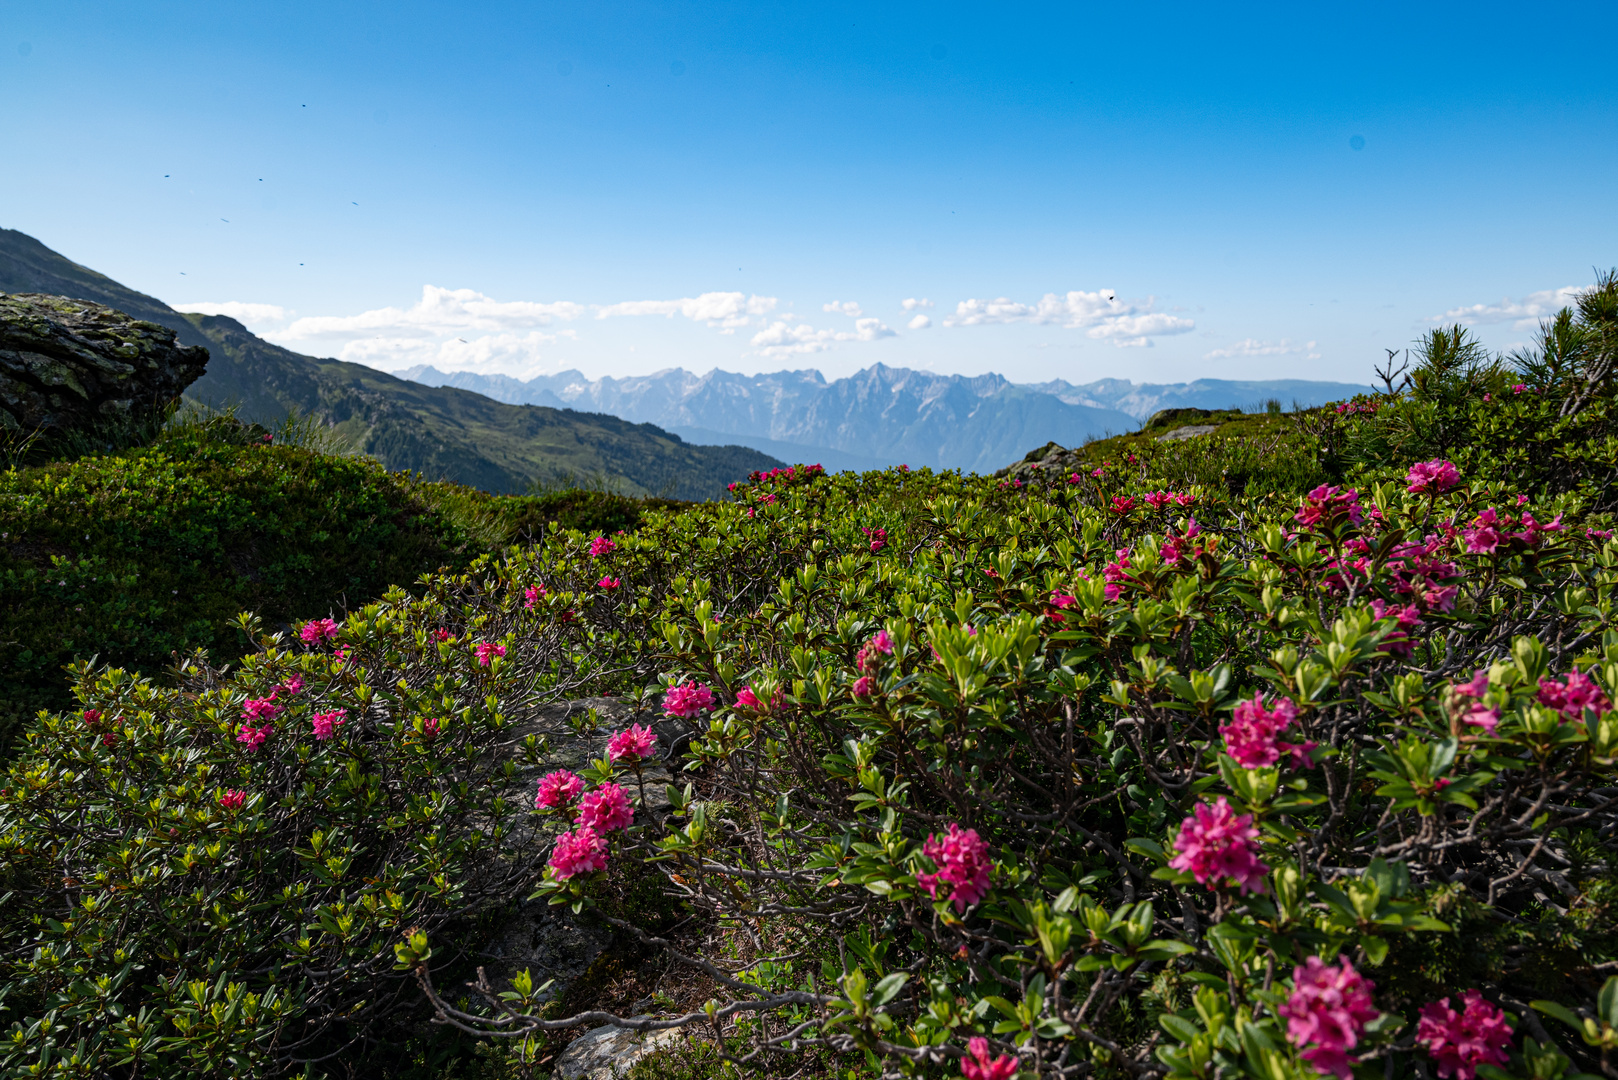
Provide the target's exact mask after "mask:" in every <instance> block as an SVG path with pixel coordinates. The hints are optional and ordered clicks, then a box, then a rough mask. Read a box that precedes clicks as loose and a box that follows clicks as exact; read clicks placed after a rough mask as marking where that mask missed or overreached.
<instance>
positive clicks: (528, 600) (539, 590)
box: [522, 585, 545, 611]
mask: <svg viewBox="0 0 1618 1080" xmlns="http://www.w3.org/2000/svg"><path fill="white" fill-rule="evenodd" d="M522 595H523V607H525V608H527V609H528V610H529V611H533V610H534V605H535V604H537V603H539V598H540V597H542V596H544V595H545V586H543V585H530V586H528V588H526V589H524V590H523V591H522Z"/></svg>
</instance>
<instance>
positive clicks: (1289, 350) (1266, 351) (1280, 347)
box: [1203, 338, 1320, 360]
mask: <svg viewBox="0 0 1618 1080" xmlns="http://www.w3.org/2000/svg"><path fill="white" fill-rule="evenodd" d="M1298 355H1302V356H1303V357H1304V359H1306V360H1319V359H1320V354H1319V353H1317V352H1315V343H1314V342H1312V341H1306V342H1304V343H1303V344H1302V345H1297V344H1294V343H1293V342H1292V341H1291V340H1289V339H1287V338H1282V339H1281V340H1280V341H1277V342H1275V343H1274V344H1271V343H1270V342H1268V341H1260V340H1258V339H1257V338H1244V339H1242V340H1241V341H1238V342H1236V344H1234V345H1227V346H1225V347H1224V348H1223V349H1215V350H1214V351H1213V352H1210V353H1205V354H1204V355H1203V359H1204V360H1228V359H1231V358H1233V357H1237V356H1298Z"/></svg>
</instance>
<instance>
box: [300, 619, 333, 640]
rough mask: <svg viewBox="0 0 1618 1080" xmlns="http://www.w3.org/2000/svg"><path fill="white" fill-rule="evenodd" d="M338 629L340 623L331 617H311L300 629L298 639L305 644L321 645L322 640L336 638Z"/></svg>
mask: <svg viewBox="0 0 1618 1080" xmlns="http://www.w3.org/2000/svg"><path fill="white" fill-rule="evenodd" d="M338 629H339V627H338V625H337V624H336V623H334V622H332V621H331V620H330V619H311V620H309V621H308V622H306V623H304V624H303V629H302V630H299V631H298V639H299V640H300V641H302V642H303V643H304V644H305V645H319V644H320V643H321V642H322V641H326V640H328V639H330V638H335V637H336V636H337V631H338Z"/></svg>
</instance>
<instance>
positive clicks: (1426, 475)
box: [1405, 460, 1461, 495]
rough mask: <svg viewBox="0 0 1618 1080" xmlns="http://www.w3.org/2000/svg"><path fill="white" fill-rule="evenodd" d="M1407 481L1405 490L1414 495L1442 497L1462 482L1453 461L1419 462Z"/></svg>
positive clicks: (1411, 469) (1408, 475) (1414, 466)
mask: <svg viewBox="0 0 1618 1080" xmlns="http://www.w3.org/2000/svg"><path fill="white" fill-rule="evenodd" d="M1405 480H1406V481H1407V484H1406V487H1405V490H1406V491H1408V492H1410V493H1411V494H1412V495H1442V494H1443V493H1444V492H1446V491H1448V490H1449V489H1450V488H1453V487H1455V486H1456V485H1457V484H1459V483H1460V482H1461V474H1460V473H1459V472H1457V471H1456V470H1455V463H1454V462H1451V461H1443V460H1439V461H1418V462H1417V463H1416V464H1414V465H1412V466H1410V472H1409V473H1408V474H1406V476H1405Z"/></svg>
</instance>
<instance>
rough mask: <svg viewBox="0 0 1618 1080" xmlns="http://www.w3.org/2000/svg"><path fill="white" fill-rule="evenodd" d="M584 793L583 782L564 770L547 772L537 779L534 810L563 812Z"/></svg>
mask: <svg viewBox="0 0 1618 1080" xmlns="http://www.w3.org/2000/svg"><path fill="white" fill-rule="evenodd" d="M583 791H584V780H583V778H581V777H578V776H575V775H574V774H573V773H570V772H568V771H567V770H566V769H557V770H556V771H555V772H548V773H546V774H545V775H544V776H542V777H540V778H539V790H538V791H537V792H535V794H534V809H535V810H565V809H566V808H567V807H569V806H572V805H573V802H574V800H576V799H577V798H578V797H579V795H580V794H581V793H583Z"/></svg>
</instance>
